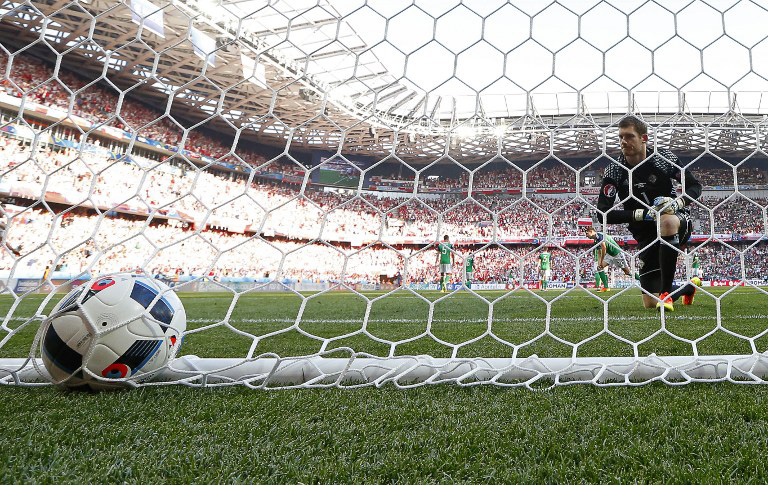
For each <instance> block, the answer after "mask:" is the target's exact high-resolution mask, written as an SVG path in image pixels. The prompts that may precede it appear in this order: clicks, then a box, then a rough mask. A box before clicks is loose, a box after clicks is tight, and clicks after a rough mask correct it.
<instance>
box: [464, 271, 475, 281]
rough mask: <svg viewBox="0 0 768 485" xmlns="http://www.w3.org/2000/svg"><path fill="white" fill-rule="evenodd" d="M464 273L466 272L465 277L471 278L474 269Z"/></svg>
mask: <svg viewBox="0 0 768 485" xmlns="http://www.w3.org/2000/svg"><path fill="white" fill-rule="evenodd" d="M465 273H466V274H467V279H468V280H471V279H472V274H474V271H466V272H465Z"/></svg>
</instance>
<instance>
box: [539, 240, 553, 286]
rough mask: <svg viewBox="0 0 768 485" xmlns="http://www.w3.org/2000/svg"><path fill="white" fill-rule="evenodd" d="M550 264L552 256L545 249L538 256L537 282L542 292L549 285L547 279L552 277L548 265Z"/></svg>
mask: <svg viewBox="0 0 768 485" xmlns="http://www.w3.org/2000/svg"><path fill="white" fill-rule="evenodd" d="M551 263H552V255H551V254H550V252H549V251H547V250H546V249H545V250H544V252H543V253H541V254H539V281H540V282H541V286H540V287H539V288H541V289H542V290H546V289H547V286H548V285H549V278H550V277H551V275H552V270H551V269H550V264H551Z"/></svg>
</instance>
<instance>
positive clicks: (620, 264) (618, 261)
mask: <svg viewBox="0 0 768 485" xmlns="http://www.w3.org/2000/svg"><path fill="white" fill-rule="evenodd" d="M603 262H604V263H605V264H607V265H608V266H613V267H614V268H619V269H624V268H629V265H628V264H627V260H626V258H624V253H619V254H617V255H616V256H611V255H610V254H606V255H605V257H604V258H603ZM595 269H596V270H598V269H599V268H597V261H595Z"/></svg>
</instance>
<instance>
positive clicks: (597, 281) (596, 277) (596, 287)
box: [595, 265, 603, 290]
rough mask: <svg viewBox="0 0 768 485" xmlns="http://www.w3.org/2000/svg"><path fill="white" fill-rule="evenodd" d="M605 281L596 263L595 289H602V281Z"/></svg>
mask: <svg viewBox="0 0 768 485" xmlns="http://www.w3.org/2000/svg"><path fill="white" fill-rule="evenodd" d="M601 281H603V279H602V278H601V277H600V270H599V269H597V265H595V289H596V290H600V282H601Z"/></svg>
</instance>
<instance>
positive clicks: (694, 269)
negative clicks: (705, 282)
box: [691, 253, 701, 286]
mask: <svg viewBox="0 0 768 485" xmlns="http://www.w3.org/2000/svg"><path fill="white" fill-rule="evenodd" d="M691 276H693V277H694V278H699V279H700V278H701V260H700V259H699V253H695V254H694V255H693V258H691ZM699 286H701V285H699Z"/></svg>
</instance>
